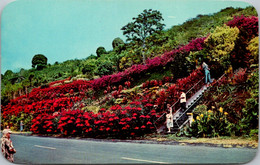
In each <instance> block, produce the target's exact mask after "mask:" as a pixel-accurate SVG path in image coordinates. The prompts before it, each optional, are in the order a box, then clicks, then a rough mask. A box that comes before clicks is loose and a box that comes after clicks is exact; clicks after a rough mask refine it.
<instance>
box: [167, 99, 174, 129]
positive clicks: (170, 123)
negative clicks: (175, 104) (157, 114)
mask: <svg viewBox="0 0 260 165" xmlns="http://www.w3.org/2000/svg"><path fill="white" fill-rule="evenodd" d="M166 126H167V128H168V132H171V128H172V127H173V116H172V107H171V105H170V104H167V114H166Z"/></svg>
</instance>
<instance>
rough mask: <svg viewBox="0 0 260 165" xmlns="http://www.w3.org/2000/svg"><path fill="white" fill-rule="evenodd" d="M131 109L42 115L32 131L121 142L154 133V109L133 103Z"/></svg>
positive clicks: (116, 108) (118, 108)
mask: <svg viewBox="0 0 260 165" xmlns="http://www.w3.org/2000/svg"><path fill="white" fill-rule="evenodd" d="M131 105H132V106H126V107H123V108H122V107H121V106H118V105H117V106H112V107H111V109H110V111H109V110H106V109H101V110H100V112H99V113H98V114H94V113H93V112H84V111H82V110H68V111H63V112H61V113H60V114H59V115H53V116H52V115H48V114H39V115H38V116H37V117H36V118H35V119H33V123H34V124H33V125H32V128H31V131H32V132H33V133H38V134H51V133H61V134H62V135H64V136H68V135H70V136H75V135H79V134H80V135H84V136H87V137H93V136H94V137H108V136H110V137H111V136H113V137H121V138H125V137H131V136H141V135H143V134H145V133H150V132H152V131H154V129H155V128H154V126H153V121H154V120H155V119H156V113H155V110H154V109H152V105H151V104H150V105H149V104H147V105H145V107H144V108H141V107H140V102H133V103H132V104H131ZM57 116H58V117H57ZM55 126H56V127H55Z"/></svg>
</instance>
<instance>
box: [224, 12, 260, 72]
mask: <svg viewBox="0 0 260 165" xmlns="http://www.w3.org/2000/svg"><path fill="white" fill-rule="evenodd" d="M227 25H228V26H230V27H236V28H238V29H239V35H238V37H239V38H238V40H237V41H236V45H235V49H234V50H235V51H234V52H232V54H231V57H232V59H231V63H232V65H233V66H234V68H235V69H237V68H239V67H247V66H248V65H249V64H248V63H249V61H250V52H249V51H248V49H247V46H248V42H249V41H250V40H251V39H253V38H254V37H257V36H258V35H259V34H258V17H254V16H253V17H244V16H243V15H242V16H240V17H239V16H237V17H234V19H233V20H231V21H229V22H228V23H227Z"/></svg>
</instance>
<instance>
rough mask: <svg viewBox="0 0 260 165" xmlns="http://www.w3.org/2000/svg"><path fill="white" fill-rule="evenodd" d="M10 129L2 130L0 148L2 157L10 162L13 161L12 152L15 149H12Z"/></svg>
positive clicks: (13, 152) (14, 151)
mask: <svg viewBox="0 0 260 165" xmlns="http://www.w3.org/2000/svg"><path fill="white" fill-rule="evenodd" d="M11 133H12V131H10V130H8V131H3V137H2V138H1V149H2V154H3V155H4V157H5V158H6V159H7V160H9V161H10V162H14V154H15V153H16V150H15V149H14V146H13V143H12V140H11V138H10V134H11Z"/></svg>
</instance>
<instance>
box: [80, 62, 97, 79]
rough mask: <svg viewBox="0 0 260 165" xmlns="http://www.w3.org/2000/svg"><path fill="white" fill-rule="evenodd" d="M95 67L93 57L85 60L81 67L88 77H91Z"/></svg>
mask: <svg viewBox="0 0 260 165" xmlns="http://www.w3.org/2000/svg"><path fill="white" fill-rule="evenodd" d="M95 69H96V60H95V59H89V60H87V62H86V64H85V65H84V66H83V68H82V73H83V74H87V75H88V78H90V79H92V78H93V76H94V75H93V73H94V71H95Z"/></svg>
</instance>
